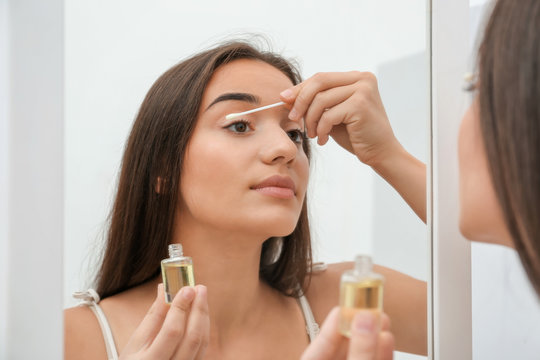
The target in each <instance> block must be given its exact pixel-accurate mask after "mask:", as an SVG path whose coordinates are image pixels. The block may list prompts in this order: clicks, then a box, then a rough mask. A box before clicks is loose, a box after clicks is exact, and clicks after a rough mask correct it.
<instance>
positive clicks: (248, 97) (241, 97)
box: [205, 93, 261, 111]
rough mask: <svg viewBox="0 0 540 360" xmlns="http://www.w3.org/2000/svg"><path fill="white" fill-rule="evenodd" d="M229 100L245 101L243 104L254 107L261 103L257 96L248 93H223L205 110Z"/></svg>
mask: <svg viewBox="0 0 540 360" xmlns="http://www.w3.org/2000/svg"><path fill="white" fill-rule="evenodd" d="M229 100H238V101H245V102H248V103H250V104H254V105H259V104H260V103H261V99H260V98H259V97H258V96H256V95H253V94H248V93H225V94H221V95H219V96H218V97H217V98H215V99H214V101H212V102H211V103H210V105H208V107H207V108H206V110H208V109H210V107H211V106H212V105H214V104H217V103H218V102H221V101H229ZM206 110H205V111H206Z"/></svg>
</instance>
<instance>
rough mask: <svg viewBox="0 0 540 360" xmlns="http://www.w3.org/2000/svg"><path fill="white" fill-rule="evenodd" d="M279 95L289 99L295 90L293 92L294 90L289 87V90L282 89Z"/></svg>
mask: <svg viewBox="0 0 540 360" xmlns="http://www.w3.org/2000/svg"><path fill="white" fill-rule="evenodd" d="M279 95H281V96H282V97H284V98H285V99H288V98H290V97H292V96H293V92H292V90H290V89H287V90H284V91H282V92H281V93H280V94H279Z"/></svg>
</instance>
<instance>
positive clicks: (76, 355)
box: [64, 306, 107, 360]
mask: <svg viewBox="0 0 540 360" xmlns="http://www.w3.org/2000/svg"><path fill="white" fill-rule="evenodd" d="M106 358H107V351H106V349H105V342H104V340H103V336H102V334H101V328H100V327H99V323H98V321H97V318H96V316H95V315H94V313H93V312H92V310H90V308H88V307H87V306H77V307H73V308H69V309H66V310H64V359H66V360H69V359H82V360H84V359H106Z"/></svg>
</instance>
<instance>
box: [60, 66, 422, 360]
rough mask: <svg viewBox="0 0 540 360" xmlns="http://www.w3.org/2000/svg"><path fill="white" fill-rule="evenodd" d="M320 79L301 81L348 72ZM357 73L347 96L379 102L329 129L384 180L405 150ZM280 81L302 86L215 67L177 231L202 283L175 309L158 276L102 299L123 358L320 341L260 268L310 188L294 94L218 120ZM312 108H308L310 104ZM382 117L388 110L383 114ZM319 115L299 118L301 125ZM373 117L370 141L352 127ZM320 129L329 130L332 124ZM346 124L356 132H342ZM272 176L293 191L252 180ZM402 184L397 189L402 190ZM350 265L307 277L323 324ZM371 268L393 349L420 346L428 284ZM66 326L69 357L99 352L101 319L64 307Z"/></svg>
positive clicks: (274, 73) (276, 348)
mask: <svg viewBox="0 0 540 360" xmlns="http://www.w3.org/2000/svg"><path fill="white" fill-rule="evenodd" d="M320 77H321V76H316V77H315V78H311V79H308V80H307V81H306V82H304V83H302V84H304V85H303V86H307V85H306V84H309V83H310V81H311V80H312V79H315V80H317V81H320V82H319V83H322V84H323V85H324V86H323V87H326V88H328V84H326V83H325V82H324V81H326V80H328V81H331V82H332V86H333V87H340V86H341V85H340V84H343V86H345V87H347V89H349V90H350V89H351V88H350V87H349V85H350V84H348V83H347V81H349V80H347V79H348V77H342V76H340V75H339V74H330V75H328V76H325V77H324V79H323V80H324V81H322V80H321V79H320ZM254 79H256V81H255V80H254ZM362 79H364V78H363V77H362ZM362 79H360V80H358V81H357V82H359V84H360V85H361V86H359V87H354V86H353V87H352V89H353V91H352V92H349V94H352V95H354V97H355V98H356V97H359V98H361V99H367V98H369V99H370V100H371V101H376V102H378V104H377V106H378V107H380V108H379V109H378V111H377V112H376V113H374V114H363V115H362V116H358V115H355V116H354V119H353V120H351V121H349V120H347V117H346V116H345V114H354V113H355V112H356V113H362V111H360V110H362V109H364V110H365V109H369V108H370V106H371V103H360V105H361V106H364V107H360V108H358V105H359V104H358V103H356V102H350V103H349V104H348V106H340V107H339V109H338V110H339V111H334V112H333V114H334V116H335V117H336V118H340V117H341V119H343V120H344V122H343V124H344V125H341V123H338V122H337V120H333V121H335V125H336V126H337V127H338V128H339V129H338V131H336V132H335V133H334V134H331V135H336V137H338V138H339V139H340V141H341V144H342V146H345V147H346V148H347V149H349V150H352V151H358V153H357V156H358V157H359V159H361V160H362V159H363V161H365V162H366V163H368V164H369V165H371V166H373V167H374V168H375V169H376V171H378V172H379V173H382V174H384V173H385V171H389V172H390V174H391V175H389V176H388V177H387V180H388V181H389V182H391V181H390V180H389V179H388V178H395V179H397V178H398V176H397V174H395V173H393V172H392V171H390V170H388V169H386V167H390V168H391V167H392V166H391V163H392V162H391V161H388V159H386V158H387V157H389V158H391V159H394V161H404V160H403V159H409V160H410V158H408V157H406V156H404V155H403V152H402V150H401V149H402V148H401V146H400V145H399V143H397V140H396V141H395V143H394V142H393V140H392V139H395V138H393V134H392V132H391V129H390V126H389V124H388V123H387V120H386V115H385V114H384V108H382V103H381V102H380V98H379V97H378V91H377V92H376V93H374V91H375V90H376V83H375V86H374V85H373V83H371V82H370V81H373V77H372V76H368V77H367V79H368V80H367V81H368V83H367V84H365V83H364V82H362V81H363V80H362ZM313 81H314V80H313ZM344 81H345V83H343V82H344ZM286 89H289V90H291V89H292V91H297V90H298V89H302V86H300V87H292V83H291V82H290V80H289V79H288V78H287V77H286V76H285V75H284V74H282V73H281V72H280V71H279V70H277V69H275V68H273V67H272V66H270V65H268V64H266V63H263V62H260V61H254V60H236V61H233V62H231V63H229V64H227V65H224V66H222V67H220V68H219V69H218V70H217V71H216V72H215V73H214V75H213V77H212V79H211V81H210V83H209V84H208V86H207V89H206V90H205V93H204V95H203V99H202V105H201V109H200V112H199V118H198V121H197V125H196V128H195V132H194V134H193V136H192V138H191V140H190V143H189V144H188V150H187V153H186V158H185V163H184V169H183V170H184V172H183V174H182V181H181V183H182V185H181V188H180V193H181V198H180V199H179V200H180V201H179V206H178V209H177V213H176V220H175V233H174V239H175V241H176V242H180V240H181V242H182V245H183V247H184V252H185V254H189V255H190V256H191V257H192V258H193V261H194V268H195V269H196V270H195V271H196V280H197V283H200V284H204V285H205V286H198V287H196V288H195V289H193V290H194V291H193V293H191V292H190V293H189V296H192V299H190V300H187V299H183V298H182V296H184V295H188V294H185V291H190V290H183V291H182V292H179V293H178V294H177V296H176V297H175V299H174V301H173V305H172V306H170V307H168V305H164V304H163V302H162V301H161V300H160V297H159V296H160V295H159V296H158V297H157V299H156V287H157V284H158V283H159V282H160V279H159V278H156V279H155V280H153V281H150V282H148V283H146V284H143V285H140V286H137V287H135V288H132V289H130V290H128V291H125V292H122V293H120V294H117V295H115V296H111V297H109V298H106V299H105V300H103V301H102V302H101V303H100V305H101V306H102V308H103V310H104V312H105V314H106V316H107V318H108V320H109V322H110V324H111V328H112V331H113V334H114V337H115V342H116V345H117V349H118V351H119V353H120V354H121V358H126V359H129V358H132V357H133V358H138V359H147V358H148V359H150V358H155V357H153V356H154V355H155V354H164V355H163V356H164V358H174V359H215V358H219V359H229V358H230V359H233V358H234V359H253V358H256V359H276V358H279V359H298V358H300V357H301V356H302V353H303V352H304V351H305V350H306V348H307V350H306V351H309V349H310V348H312V347H314V346H317V343H313V344H311V346H310V347H309V348H308V345H309V339H308V336H307V334H306V330H305V322H304V318H303V315H302V312H301V309H300V307H299V305H298V303H297V301H296V300H295V299H292V298H290V297H285V296H283V295H282V294H281V293H279V292H277V291H276V290H274V289H272V288H270V287H269V286H268V285H267V284H265V283H264V282H262V281H261V280H260V279H259V275H258V274H259V258H260V251H261V246H262V243H263V242H264V241H265V240H266V239H267V238H268V237H270V236H279V235H286V234H289V233H290V232H292V230H293V229H294V227H295V225H296V222H297V220H298V216H299V214H300V209H301V206H302V203H303V201H304V196H305V192H306V187H307V181H308V171H309V164H308V160H307V157H306V155H305V154H304V152H303V150H302V147H301V143H299V142H298V141H297V140H298V138H297V132H298V130H299V129H302V128H303V125H304V124H303V123H302V122H301V121H299V119H294V118H293V119H290V118H289V111H288V108H290V107H291V106H293V104H294V106H296V104H295V101H294V98H292V97H289V98H287V99H286V100H287V103H288V106H287V107H277V108H273V109H268V110H265V111H262V112H260V113H256V114H253V115H252V116H250V117H249V118H247V119H244V120H248V121H249V122H250V124H249V125H248V126H244V125H243V124H235V122H237V121H238V120H237V119H235V120H234V121H226V120H225V115H227V114H230V113H237V112H242V111H245V110H249V109H252V108H255V107H257V106H260V105H266V104H271V103H274V102H277V101H279V100H280V93H281V92H283V91H284V90H286ZM306 89H308V88H307V87H306ZM231 92H235V93H247V94H252V95H255V96H256V97H257V98H258V102H259V103H258V104H256V103H253V102H248V101H239V100H227V101H219V102H216V103H214V102H215V99H216V98H219V97H220V96H221V95H223V94H227V93H231ZM301 93H302V92H301V91H297V94H301ZM340 94H341V93H340ZM281 99H283V96H282V97H281ZM304 99H306V97H304ZM327 101H330V102H326V103H325V104H326V105H331V103H332V102H334V104H341V103H343V98H342V95H340V96H336V97H334V96H330V97H329V99H328V100H327ZM297 102H298V101H297ZM213 103H214V104H213ZM362 104H363V105H362ZM307 105H308V106H306V107H305V109H310V106H309V104H307ZM326 105H325V106H326ZM325 108H332V106H326V107H325ZM380 114H384V116H383V117H382V118H381V117H380V116H378V115H380ZM315 117H316V116H315ZM315 117H311V116H306V125H307V129H308V132H309V131H311V130H310V129H311V127H312V126H313V125H312V124H313V122H312V120H311V119H314V118H315ZM345 121H348V122H347V123H345ZM358 121H360V122H361V124H358ZM375 121H381V122H382V125H384V126H386V130H384V132H383V133H382V134H381V135H380V136H379V138H378V140H377V141H376V142H373V143H368V141H367V140H369V139H365V138H364V137H362V136H357V135H358V134H357V132H361V131H364V129H372V131H374V132H376V130H375V129H376V128H377V127H380V125H381V124H372V123H373V122H375ZM385 122H386V125H385ZM327 128H328V131H331V130H332V128H333V127H332V126H330V127H327ZM347 133H351V134H352V135H351V136H350V137H349V140H347V136H346V134H347ZM355 134H356V135H355ZM353 135H354V136H353ZM375 135H376V134H375V133H373V136H374V137H376V136H375ZM324 136H325V134H324V132H322V133H320V134H319V138H322V137H324ZM366 138H369V136H366ZM357 139H363V141H364V140H365V141H364V142H365V143H364V145H365V147H362V146H359V145H362V143H361V142H360V143H359V142H358V141H357ZM389 142H392V143H393V146H392V147H387V146H382V145H381V144H388V143H389ZM379 148H380V149H379ZM223 149H227V151H223ZM378 149H379V150H378ZM355 153H356V152H355ZM396 159H399V160H396ZM200 164H204V166H201V165H200ZM396 171H397V170H396ZM216 174H219V181H216ZM272 175H280V176H284V177H289V178H290V179H291V180H292V181H293V182H294V187H295V190H294V194H293V195H291V194H289V196H286V197H279V196H272V195H269V194H268V191H269V192H270V193H271V192H272V189H270V190H268V189H267V190H265V191H266V192H265V191H261V190H256V189H255V187H256V185H257V184H259V183H260V182H261V181H263V180H264V179H266V178H268V177H269V176H272ZM398 184H399V181H398ZM398 187H399V186H398ZM409 190H410V189H406V188H402V189H399V190H398V191H400V193H401V192H404V193H406V194H408V191H409ZM282 195H283V194H282ZM408 195H409V194H408ZM409 197H410V198H414V196H409ZM424 198H425V195H424ZM424 202H425V200H424ZM418 203H421V201H419V202H418ZM415 211H417V213H420V214H421V213H422V212H423V213H424V217H425V207H424V209H422V206H419V208H415ZM350 268H352V263H341V264H332V265H329V267H328V269H327V270H326V271H324V272H321V273H317V274H314V275H313V278H312V282H311V286H310V288H309V290H308V292H307V293H306V296H307V298H308V301H309V303H310V305H311V307H312V310H313V312H314V316H315V319H316V321H317V322H318V323H319V324H322V323H323V321H324V319H325V318H326V317H327V316H328V314H329V313H330V312H331V310H332V308H333V307H335V306H336V305H337V304H338V301H339V281H340V276H341V273H342V272H343V271H345V270H348V269H350ZM224 269H226V271H224ZM375 271H377V272H379V273H382V274H383V275H384V276H385V278H386V287H385V298H384V302H385V310H386V312H387V313H388V315H389V316H390V317H391V318H392V320H393V323H394V325H393V329H394V331H393V334H394V337H395V345H396V348H397V349H399V350H402V351H408V352H414V353H419V354H425V353H426V351H427V350H426V338H427V334H426V325H427V319H426V308H427V304H426V301H427V294H426V284H425V283H424V282H422V281H419V280H416V279H414V278H411V277H409V276H406V275H404V274H401V273H399V272H396V271H393V270H391V269H387V268H383V267H376V268H375ZM149 309H150V310H149ZM171 313H172V315H171ZM156 314H157V315H156ZM334 316H335V315H334ZM170 318H173V319H176V321H171V320H170ZM332 319H333V320H332ZM360 322H363V323H364V324H367V325H366V326H367V329H368V331H367V332H366V331H362V330H361V328H362V327H358V329H359V330H358V332H359V333H360V334H363V335H365V336H366V338H369V336H368V334H369V329H371V328H373V326H371V325H370V324H372V322H370V320H369V319H367V320H366V319H365V318H364V320H362V319H361V321H360ZM261 324H264V326H261ZM326 324H329V325H326V326H327V327H328V326H330V327H331V326H334V325H335V319H334V318H332V317H330V318H329V320H328V322H326ZM332 324H334V325H332ZM366 326H364V328H366ZM385 326H386V325H385ZM65 329H66V335H65V336H66V337H65V357H66V358H67V359H69V358H77V359H85V358H89V359H90V358H92V359H96V358H105V357H106V353H105V346H104V342H103V337H102V334H101V331H100V329H99V325H98V323H97V321H96V319H95V316H94V315H93V314H92V313H91V311H90V310H89V309H88V308H87V307H77V308H72V309H68V310H66V312H65ZM384 329H386V327H384ZM355 331H356V330H355ZM326 333H328V334H332V333H333V331H331V330H330V331H327V332H326ZM163 339H166V340H163ZM321 339H324V336H323V337H321ZM383 343H384V342H383ZM392 343H393V339H392ZM354 344H357V345H358V346H359V347H358V348H359V349H360V348H362V346H364V345H365V343H362V342H358V341H355V342H354ZM363 344H364V345H363ZM364 350H365V349H364ZM368 350H369V348H368ZM351 351H352V350H351ZM308 355H309V353H308ZM308 358H309V357H308Z"/></svg>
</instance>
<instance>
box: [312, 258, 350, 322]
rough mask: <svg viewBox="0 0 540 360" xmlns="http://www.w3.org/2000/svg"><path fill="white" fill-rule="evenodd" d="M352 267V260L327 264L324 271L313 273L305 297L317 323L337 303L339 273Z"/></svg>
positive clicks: (321, 320) (322, 319)
mask: <svg viewBox="0 0 540 360" xmlns="http://www.w3.org/2000/svg"><path fill="white" fill-rule="evenodd" d="M353 267H354V263H353V262H342V263H334V264H328V267H327V269H326V270H324V271H320V272H315V273H313V275H312V277H311V283H310V285H309V288H308V290H307V292H306V297H307V299H308V301H309V304H310V306H311V310H312V311H313V315H314V316H315V320H316V321H317V323H319V325H321V324H322V322H323V321H324V319H325V318H326V316H327V315H328V313H329V312H330V310H332V308H333V307H334V306H338V305H339V282H340V280H341V274H342V273H343V272H344V271H346V270H350V269H352V268H353Z"/></svg>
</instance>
